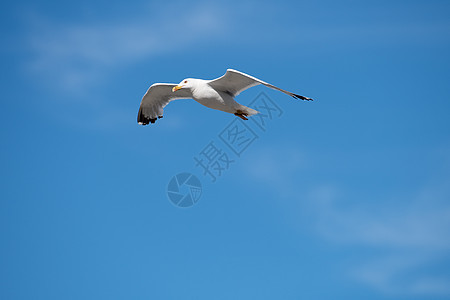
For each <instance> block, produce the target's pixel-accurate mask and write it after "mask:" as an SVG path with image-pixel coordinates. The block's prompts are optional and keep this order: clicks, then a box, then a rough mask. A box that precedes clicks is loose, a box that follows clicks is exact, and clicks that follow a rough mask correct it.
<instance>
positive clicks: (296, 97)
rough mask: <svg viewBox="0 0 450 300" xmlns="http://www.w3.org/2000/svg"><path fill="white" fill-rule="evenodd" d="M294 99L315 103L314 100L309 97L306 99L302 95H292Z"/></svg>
mask: <svg viewBox="0 0 450 300" xmlns="http://www.w3.org/2000/svg"><path fill="white" fill-rule="evenodd" d="M292 97H293V98H294V99H301V100H306V101H314V99H312V98H308V97H305V96H302V95H297V94H292Z"/></svg>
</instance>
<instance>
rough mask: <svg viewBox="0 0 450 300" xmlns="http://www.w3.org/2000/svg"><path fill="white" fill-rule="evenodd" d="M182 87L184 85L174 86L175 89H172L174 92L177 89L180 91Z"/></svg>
mask: <svg viewBox="0 0 450 300" xmlns="http://www.w3.org/2000/svg"><path fill="white" fill-rule="evenodd" d="M182 87H183V86H181V85H177V86H174V87H173V89H172V92H176V91H178V90H179V89H181V88H182Z"/></svg>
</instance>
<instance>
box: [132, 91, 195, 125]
mask: <svg viewBox="0 0 450 300" xmlns="http://www.w3.org/2000/svg"><path fill="white" fill-rule="evenodd" d="M174 86H176V84H172V83H155V84H153V85H152V86H150V88H149V89H148V90H147V93H145V95H144V97H143V98H142V101H141V106H140V107H139V112H138V116H137V121H138V123H139V124H141V125H147V124H148V123H155V121H156V120H157V119H159V118H162V117H163V108H164V107H165V106H166V105H167V104H169V102H170V101H172V100H176V99H187V98H192V95H191V92H190V91H189V90H188V89H181V90H178V91H176V92H172V88H173V87H174Z"/></svg>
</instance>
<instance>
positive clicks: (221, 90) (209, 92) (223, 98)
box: [137, 69, 313, 125]
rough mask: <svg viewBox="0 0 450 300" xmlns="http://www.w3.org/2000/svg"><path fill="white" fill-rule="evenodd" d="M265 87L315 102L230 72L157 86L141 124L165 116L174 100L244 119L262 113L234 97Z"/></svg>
mask: <svg viewBox="0 0 450 300" xmlns="http://www.w3.org/2000/svg"><path fill="white" fill-rule="evenodd" d="M259 84H262V85H265V86H267V87H269V88H272V89H274V90H278V91H280V92H283V93H285V94H288V95H289V96H291V97H294V98H295V99H301V100H307V101H309V100H313V99H311V98H308V97H304V96H300V95H297V94H294V93H291V92H288V91H285V90H283V89H280V88H278V87H276V86H274V85H272V84H270V83H267V82H265V81H262V80H260V79H258V78H255V77H253V76H250V75H248V74H245V73H242V72H239V71H236V70H233V69H228V70H227V72H226V73H225V75H223V76H222V77H219V78H217V79H213V80H203V79H195V78H186V79H184V80H182V81H181V82H180V83H179V84H172V83H155V84H152V85H151V86H150V88H149V89H148V90H147V93H145V95H144V97H143V98H142V101H141V106H140V107H139V112H138V116H137V121H138V124H141V125H148V124H149V123H152V124H153V123H155V122H156V120H157V119H160V118H162V117H163V108H164V107H165V106H166V105H167V104H169V102H170V101H172V100H177V99H191V98H192V99H194V100H195V101H197V102H198V103H200V104H203V105H204V106H206V107H209V108H212V109H217V110H220V111H224V112H227V113H231V114H234V115H235V116H237V117H239V118H241V119H242V120H248V119H247V117H248V116H253V115H256V114H257V113H259V112H258V111H256V110H254V109H252V108H250V107H247V106H244V105H241V104H239V103H237V102H236V101H235V100H234V98H235V97H236V96H237V95H239V94H240V93H241V92H242V91H244V90H246V89H248V88H251V87H253V86H256V85H259Z"/></svg>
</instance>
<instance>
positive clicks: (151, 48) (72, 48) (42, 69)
mask: <svg viewBox="0 0 450 300" xmlns="http://www.w3.org/2000/svg"><path fill="white" fill-rule="evenodd" d="M223 13H224V9H223V8H220V9H219V8H218V7H216V6H214V5H201V6H200V5H193V6H186V7H185V8H183V9H182V10H180V9H175V7H172V6H170V5H169V6H168V7H166V9H164V10H162V9H159V10H158V9H155V10H150V9H144V10H143V12H142V14H141V15H140V16H130V18H129V20H125V21H121V22H102V23H91V24H86V23H83V24H58V23H51V22H48V21H43V20H42V18H41V19H40V21H35V24H34V25H33V27H35V28H38V29H37V30H36V29H35V30H33V36H32V38H31V41H30V43H31V49H32V50H33V53H34V58H33V60H32V62H31V64H30V69H31V70H32V71H33V72H34V74H40V76H43V77H44V78H43V79H45V80H47V81H48V82H52V85H53V86H60V87H61V89H62V90H64V91H76V90H78V89H79V88H80V87H87V86H89V85H90V83H95V84H98V82H99V81H101V80H102V79H103V77H105V76H107V74H108V72H110V71H111V70H114V69H115V68H118V67H123V66H125V65H127V64H130V63H134V62H138V61H141V60H144V59H149V58H156V57H157V56H158V55H161V54H163V53H164V54H166V55H167V54H174V53H177V52H178V53H180V52H182V51H184V50H186V49H189V48H190V47H192V46H194V45H196V44H198V43H202V42H204V41H207V40H214V39H215V37H218V36H219V35H220V33H222V32H224V31H225V30H226V28H225V26H224V22H223ZM34 19H35V20H36V18H34Z"/></svg>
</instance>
